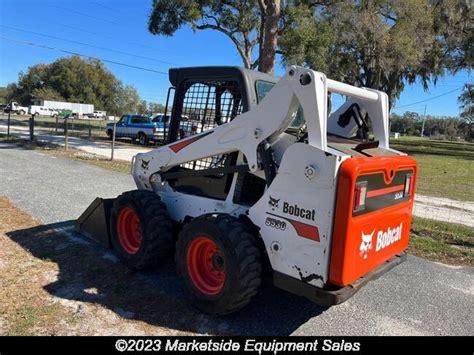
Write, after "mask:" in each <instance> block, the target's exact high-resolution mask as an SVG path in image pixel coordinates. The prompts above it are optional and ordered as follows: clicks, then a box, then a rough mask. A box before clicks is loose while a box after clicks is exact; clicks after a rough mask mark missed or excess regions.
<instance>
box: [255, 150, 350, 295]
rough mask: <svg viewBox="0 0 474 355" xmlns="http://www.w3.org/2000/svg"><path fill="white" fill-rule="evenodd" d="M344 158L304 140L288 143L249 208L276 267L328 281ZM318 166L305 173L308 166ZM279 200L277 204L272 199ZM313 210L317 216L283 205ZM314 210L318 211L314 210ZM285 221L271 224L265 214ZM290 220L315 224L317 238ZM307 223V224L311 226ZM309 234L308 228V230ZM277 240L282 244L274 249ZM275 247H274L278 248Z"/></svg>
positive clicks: (311, 280) (313, 281)
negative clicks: (271, 176)
mask: <svg viewBox="0 0 474 355" xmlns="http://www.w3.org/2000/svg"><path fill="white" fill-rule="evenodd" d="M342 161H343V158H341V157H338V156H335V155H326V154H325V153H324V152H323V151H321V150H319V149H317V148H315V147H312V146H310V145H307V144H304V143H296V144H294V145H292V146H290V147H289V148H288V149H287V150H286V152H285V154H284V155H283V159H282V161H281V165H280V169H279V171H278V175H277V176H276V178H275V179H274V180H273V182H272V184H271V185H270V187H269V188H268V189H267V190H266V192H265V194H264V196H263V197H262V198H261V199H260V200H259V201H258V202H257V203H256V204H255V205H254V206H253V207H252V208H250V211H249V212H250V213H249V217H250V219H251V220H252V222H253V223H255V224H256V225H257V226H259V227H260V228H261V229H260V235H261V237H262V238H263V241H264V242H265V246H266V249H267V253H268V256H269V259H270V262H271V265H272V268H273V270H276V271H279V272H281V273H283V274H286V275H290V276H292V277H295V278H298V279H306V280H307V282H308V283H311V284H313V285H315V286H319V287H321V286H322V285H323V284H324V283H326V281H327V277H328V267H329V257H330V254H331V253H330V246H331V238H332V224H333V220H334V215H333V213H334V203H335V195H336V182H337V179H336V178H337V171H338V169H339V166H340V164H341V163H342ZM308 166H311V167H313V168H314V170H315V174H314V175H312V177H307V176H306V175H305V172H306V167H308ZM272 200H273V201H274V200H278V203H277V205H276V206H275V204H273V205H272V204H271V203H269V202H270V201H272ZM285 204H287V205H288V206H298V208H300V209H304V210H306V211H309V212H310V213H309V215H310V216H311V217H313V215H314V220H312V219H308V218H304V217H301V216H295V215H294V214H290V213H288V211H287V212H285V210H284V206H285ZM313 211H314V213H313ZM269 217H270V218H272V219H276V220H279V221H282V222H285V228H284V229H282V228H274V227H272V226H269V225H268V224H269V223H267V218H269ZM291 221H296V222H300V223H304V224H306V225H308V226H310V227H314V228H317V235H318V236H319V241H318V240H313V239H309V238H308V235H306V236H302V235H298V232H297V230H296V229H295V227H294V226H293V224H292V223H294V222H291ZM307 228H309V227H307ZM306 234H307V233H306ZM275 244H278V247H277V248H275V247H274V246H275ZM275 249H276V250H275Z"/></svg>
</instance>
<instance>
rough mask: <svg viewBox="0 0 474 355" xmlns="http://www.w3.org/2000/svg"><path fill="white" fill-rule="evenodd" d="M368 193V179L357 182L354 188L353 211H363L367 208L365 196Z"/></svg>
mask: <svg viewBox="0 0 474 355" xmlns="http://www.w3.org/2000/svg"><path fill="white" fill-rule="evenodd" d="M366 195H367V181H361V182H358V183H356V185H355V190H354V206H353V209H352V210H353V212H358V211H362V210H363V209H364V208H365V196H366Z"/></svg>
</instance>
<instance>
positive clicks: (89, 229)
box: [75, 197, 114, 248]
mask: <svg viewBox="0 0 474 355" xmlns="http://www.w3.org/2000/svg"><path fill="white" fill-rule="evenodd" d="M113 201H114V199H113V198H109V199H103V198H100V197H96V199H95V200H94V201H93V202H92V203H91V204H90V205H89V207H87V209H86V210H85V211H84V213H82V215H81V216H80V217H79V218H78V219H77V221H76V225H75V230H76V232H78V233H80V234H82V235H84V236H86V237H87V238H89V239H92V240H94V241H96V242H98V243H99V244H101V245H102V246H104V247H106V248H111V247H112V246H111V244H110V229H109V218H110V211H111V209H112V204H113Z"/></svg>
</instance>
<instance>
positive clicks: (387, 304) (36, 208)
mask: <svg viewBox="0 0 474 355" xmlns="http://www.w3.org/2000/svg"><path fill="white" fill-rule="evenodd" d="M0 181H1V185H0V195H5V196H7V197H8V198H10V200H11V201H12V202H13V203H14V204H15V205H16V206H18V207H20V208H22V209H24V210H26V211H27V212H28V213H30V214H31V215H32V216H33V217H35V218H38V219H40V220H42V221H43V222H44V223H47V224H49V223H58V222H64V221H70V220H73V219H75V218H77V217H78V216H79V215H80V214H81V212H82V211H83V210H84V209H85V208H86V207H87V206H88V205H89V203H90V202H91V201H92V200H93V199H94V198H95V197H96V196H101V197H112V196H116V195H118V194H119V193H120V192H122V191H125V190H129V189H133V188H134V184H133V181H132V178H131V177H130V176H128V175H126V174H121V173H116V172H111V171H108V170H104V169H101V168H98V167H94V166H91V165H88V164H85V163H82V162H78V161H70V160H66V159H62V158H55V157H52V156H49V155H44V154H41V153H38V152H35V151H26V150H21V149H19V148H17V147H14V146H11V145H8V144H0ZM74 240H76V241H80V240H81V239H80V238H75V239H74ZM105 257H107V258H110V259H111V261H110V262H111V267H112V266H113V263H114V260H113V257H112V258H111V257H110V253H109V252H107V251H105V250H104V258H105ZM144 276H145V277H147V278H149V279H150V280H152V281H153V282H152V284H153V286H154V287H156V288H158V289H159V290H161V291H162V292H164V293H165V294H167V295H169V296H170V297H171V298H172V299H175V300H176V301H175V302H176V303H177V304H179V305H181V307H182V304H183V294H182V290H181V287H180V284H179V282H178V280H177V279H176V276H175V273H174V267H173V265H172V264H169V265H166V266H165V267H163V268H162V269H161V270H160V271H159V272H157V273H152V274H146V275H144ZM124 292H126V290H125V291H124ZM64 297H65V298H66V299H67V297H68V296H67V295H64ZM104 307H109V309H112V310H113V309H114V307H113V305H104ZM127 307H128V309H125V310H124V311H126V312H132V313H133V312H134V310H133V304H130V305H127ZM473 307H474V269H473V268H469V267H453V266H448V265H443V264H438V263H433V262H430V261H427V260H424V259H420V258H417V257H409V258H408V261H407V262H405V263H404V264H402V265H400V266H398V267H396V268H395V269H393V270H392V271H391V272H389V273H388V274H386V275H384V276H383V277H382V278H380V279H378V280H376V281H372V282H370V283H369V284H368V285H367V286H365V287H364V288H363V289H362V290H361V291H360V292H358V293H357V294H356V295H355V296H354V297H352V298H351V299H350V300H348V301H347V302H345V303H343V304H342V305H339V306H335V307H331V308H321V307H319V306H317V305H314V304H312V303H311V302H309V301H306V300H305V299H303V298H299V297H296V296H293V295H290V294H287V293H285V292H282V291H279V290H277V289H275V288H273V287H271V286H265V287H263V289H262V291H261V292H260V294H259V295H258V296H257V297H256V299H255V300H254V301H253V302H252V303H251V304H250V305H249V306H248V307H246V308H245V309H244V310H242V311H241V312H239V313H237V314H234V315H231V316H230V317H227V318H222V319H216V318H212V317H207V316H203V315H200V316H199V319H198V322H196V323H195V324H190V325H189V328H191V329H182V330H186V331H193V332H198V333H209V334H216V333H217V334H262V335H273V334H275V335H277V334H278V335H286V334H297V335H372V334H377V335H419V334H420V335H474V312H472V309H473ZM185 309H186V310H187V311H185V312H188V311H189V312H193V313H192V314H195V312H194V311H193V310H192V309H190V308H185ZM121 311H123V310H121ZM138 320H139V321H144V322H148V323H156V324H160V325H161V326H163V325H166V326H167V327H170V328H173V327H174V323H173V322H169V320H168V321H167V322H166V323H164V320H163V319H160V318H156V319H150V318H147V317H144V318H141V319H138ZM181 327H182V326H181Z"/></svg>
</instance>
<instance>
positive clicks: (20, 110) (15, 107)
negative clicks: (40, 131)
mask: <svg viewBox="0 0 474 355" xmlns="http://www.w3.org/2000/svg"><path fill="white" fill-rule="evenodd" d="M3 112H5V113H9V112H10V113H16V114H17V115H26V114H27V113H28V107H26V106H20V105H19V104H18V102H15V101H13V102H10V103H9V104H8V105H7V106H6V107H5V108H4V109H3Z"/></svg>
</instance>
